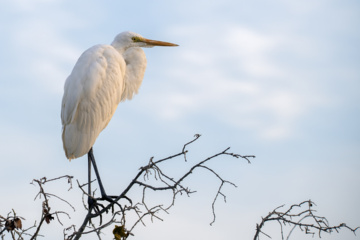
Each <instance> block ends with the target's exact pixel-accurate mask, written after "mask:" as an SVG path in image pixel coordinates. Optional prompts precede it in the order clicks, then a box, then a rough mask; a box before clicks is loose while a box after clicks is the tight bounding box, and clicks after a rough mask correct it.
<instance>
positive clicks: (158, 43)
mask: <svg viewBox="0 0 360 240" xmlns="http://www.w3.org/2000/svg"><path fill="white" fill-rule="evenodd" d="M141 41H142V42H144V43H146V44H148V45H149V46H164V47H176V46H179V45H177V44H174V43H169V42H162V41H157V40H151V39H147V38H143V39H141Z"/></svg>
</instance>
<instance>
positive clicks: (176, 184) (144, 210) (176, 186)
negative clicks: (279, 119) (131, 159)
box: [67, 134, 255, 240]
mask: <svg viewBox="0 0 360 240" xmlns="http://www.w3.org/2000/svg"><path fill="white" fill-rule="evenodd" d="M199 137H200V135H199V134H196V135H195V136H194V139H193V140H191V141H189V142H187V143H186V144H184V146H183V148H182V150H181V152H179V153H177V154H174V155H171V156H169V157H166V158H163V159H159V160H154V158H153V157H152V158H150V160H149V162H148V164H147V165H145V166H142V167H140V169H139V172H138V173H137V174H136V175H135V177H134V178H133V180H132V181H131V182H130V183H129V184H128V186H127V187H126V188H125V189H124V191H123V192H122V193H120V194H119V195H118V196H117V198H115V200H114V202H112V203H107V205H101V206H103V207H102V209H91V208H90V209H88V213H87V215H86V217H85V219H84V221H83V223H82V225H81V226H80V228H79V229H78V230H77V231H76V232H74V233H73V234H71V235H69V236H68V237H67V239H68V240H71V239H80V237H81V236H82V235H84V234H89V233H93V232H96V231H98V230H101V229H103V228H105V227H107V226H109V225H111V224H112V223H120V224H121V225H120V226H117V227H118V228H119V229H120V228H121V229H122V231H123V232H124V233H125V234H123V235H124V236H121V239H126V238H127V237H128V236H130V235H131V234H133V233H132V232H133V230H134V228H135V226H136V225H137V224H139V223H142V224H143V225H145V223H144V218H145V217H148V216H149V217H150V219H151V220H153V219H159V220H162V219H161V218H160V216H159V213H160V212H167V210H168V209H170V208H171V207H172V206H174V203H175V199H176V196H177V195H178V194H187V195H190V194H192V193H194V191H191V190H190V189H189V188H188V187H186V186H185V185H184V184H183V182H184V180H185V179H187V178H188V177H190V175H191V174H192V173H194V172H195V171H196V170H197V169H199V170H200V169H204V170H206V171H208V172H210V173H212V174H213V175H214V176H215V177H216V178H218V179H219V180H220V185H219V189H218V191H217V194H216V195H215V197H214V200H213V203H212V212H213V220H212V222H211V224H213V223H214V222H215V219H216V215H215V202H216V201H217V199H218V196H222V197H223V198H224V200H226V196H225V194H224V193H223V192H222V187H223V186H224V185H225V184H230V185H232V186H235V187H236V185H235V184H234V183H232V182H230V181H227V180H225V179H223V178H222V177H221V176H220V175H219V174H218V173H217V172H216V171H215V170H213V169H212V168H210V167H209V166H207V165H206V164H207V163H208V162H210V161H213V160H215V159H217V158H219V157H233V158H238V159H245V160H246V161H247V162H248V163H250V160H249V159H250V158H254V157H255V156H242V155H240V154H236V153H231V152H229V149H230V148H227V149H225V150H223V151H222V152H219V153H217V154H214V155H212V156H210V157H208V158H206V159H204V160H202V161H200V162H198V163H197V164H195V165H193V166H192V167H190V168H189V169H188V170H187V171H185V172H184V173H183V174H182V175H181V176H180V177H178V178H174V177H172V176H169V175H168V174H166V173H165V172H164V170H163V169H161V165H162V164H163V163H165V162H168V161H175V160H176V159H179V157H183V158H184V160H185V161H187V156H186V154H187V153H188V150H187V147H188V146H189V145H190V144H192V143H194V142H195V141H196V140H198V139H199ZM149 180H155V181H156V183H157V184H156V185H154V184H151V183H148V181H149ZM159 184H160V185H159ZM135 186H140V187H142V201H141V202H136V203H135V204H133V202H134V201H133V200H132V199H131V197H130V196H128V193H129V191H130V190H131V189H133V188H134V187H135ZM79 187H80V188H82V187H84V185H82V186H81V185H80V184H79ZM82 191H83V193H84V194H86V191H85V190H84V189H82ZM148 191H169V192H171V193H172V202H171V204H170V205H169V206H163V204H159V205H155V206H148V203H147V200H146V193H147V192H148ZM92 197H93V199H94V200H95V201H99V199H97V198H95V197H94V196H92ZM122 200H124V201H125V202H124V201H122ZM128 204H130V205H128ZM115 208H118V210H117V211H115V210H114V209H115ZM110 210H112V211H111V212H112V213H111V214H112V217H111V219H110V220H109V221H107V222H106V223H102V216H103V215H104V214H105V213H108V212H109V211H110ZM130 213H133V214H135V215H136V216H137V217H138V220H137V221H135V222H134V223H133V224H132V225H131V227H130V230H129V231H127V230H126V228H125V223H126V220H127V217H126V216H127V215H128V214H130ZM117 216H118V217H120V220H117V218H116V217H117ZM96 218H99V219H100V224H99V225H98V226H97V227H96V228H93V229H91V230H89V231H85V229H86V227H87V226H88V225H89V223H90V222H92V219H96ZM114 232H117V231H115V229H114ZM114 234H115V233H114Z"/></svg>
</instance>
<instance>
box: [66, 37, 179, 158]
mask: <svg viewBox="0 0 360 240" xmlns="http://www.w3.org/2000/svg"><path fill="white" fill-rule="evenodd" d="M153 46H177V45H176V44H172V43H167V42H161V41H154V40H149V39H146V38H144V37H142V36H141V35H139V34H136V33H132V32H123V33H120V34H118V35H117V36H116V37H115V39H114V41H113V42H112V44H111V45H96V46H93V47H91V48H89V49H88V50H86V51H85V52H84V53H83V54H82V55H81V56H80V58H79V59H78V61H77V63H76V64H75V66H74V69H73V70H72V72H71V74H70V76H69V77H68V78H67V79H66V82H65V87H64V96H63V99H62V105H61V122H62V125H63V132H62V140H63V147H64V151H65V155H66V157H67V158H68V159H69V160H71V159H74V158H78V157H81V156H83V155H84V154H86V153H88V152H89V150H90V149H91V147H92V146H93V145H94V143H95V140H96V138H97V137H98V136H99V134H100V132H101V131H102V130H103V129H104V128H105V127H106V126H107V124H108V123H109V121H110V119H111V118H112V116H113V115H114V113H115V110H116V108H117V105H118V104H119V102H120V101H124V100H126V99H131V98H132V97H133V95H134V94H136V93H137V92H138V89H139V87H140V85H141V83H142V80H143V77H144V73H145V68H146V57H145V53H144V51H143V50H142V49H141V48H140V47H153Z"/></svg>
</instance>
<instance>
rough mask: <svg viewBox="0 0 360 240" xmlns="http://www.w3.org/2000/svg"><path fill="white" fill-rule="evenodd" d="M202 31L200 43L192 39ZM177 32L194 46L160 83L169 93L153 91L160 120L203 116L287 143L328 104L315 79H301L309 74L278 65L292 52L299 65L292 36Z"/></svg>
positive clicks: (241, 30) (245, 30)
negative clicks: (305, 120) (298, 127)
mask: <svg viewBox="0 0 360 240" xmlns="http://www.w3.org/2000/svg"><path fill="white" fill-rule="evenodd" d="M199 29H201V37H195V38H194V37H193V36H194V35H196V34H195V32H197V31H198V30H199ZM176 32H177V33H178V34H179V36H182V37H183V38H184V39H190V40H189V42H185V43H184V45H185V46H184V47H183V49H181V51H178V55H177V56H175V57H174V59H177V61H176V62H170V63H169V66H167V69H168V71H169V73H167V75H168V76H169V78H171V81H166V82H165V83H164V84H163V83H162V84H163V87H164V89H165V90H164V89H162V90H161V92H156V91H157V89H155V88H154V89H153V90H154V91H155V92H156V93H154V91H151V97H147V99H149V101H147V102H146V103H145V104H146V105H148V106H153V105H156V106H160V107H159V108H156V109H152V114H153V111H155V112H157V114H158V116H159V117H160V118H164V119H179V118H184V117H189V116H194V114H196V113H199V112H201V113H202V114H206V115H211V116H212V117H214V118H217V119H219V120H220V121H223V122H225V123H228V124H231V125H233V126H235V127H236V128H239V129H244V128H245V129H252V131H254V132H256V134H257V136H258V137H259V138H263V139H268V140H283V139H287V138H290V137H292V136H294V134H296V132H295V131H296V130H295V127H296V124H298V122H300V121H301V120H302V119H303V118H305V117H306V116H307V115H308V114H310V113H311V112H312V111H313V110H314V108H316V107H318V106H320V105H321V104H324V103H325V102H326V101H327V100H326V97H324V96H323V94H322V93H321V89H317V88H316V86H314V85H313V82H312V81H313V80H314V79H313V78H309V79H302V76H301V74H304V73H303V72H306V71H308V69H301V68H300V67H298V68H296V67H293V68H291V69H289V68H288V67H287V65H286V63H287V62H286V61H285V62H282V61H279V56H278V55H277V53H278V52H279V51H291V54H290V55H291V56H292V57H293V59H291V60H292V61H296V57H297V56H298V52H297V51H298V50H294V51H293V50H292V49H291V46H292V45H293V42H292V37H291V36H281V35H279V36H274V35H266V34H264V33H260V32H257V31H256V30H254V29H250V28H249V27H242V26H236V25H233V26H228V27H226V28H224V29H222V32H217V33H216V34H215V33H214V31H213V30H212V29H211V28H209V27H206V26H192V27H190V28H189V29H186V28H185V27H180V28H179V30H178V31H176ZM196 36H199V33H197V35H196ZM307 44H310V43H309V42H307ZM284 46H287V47H285V48H284ZM301 54H302V55H301V58H303V57H304V56H303V55H304V54H305V53H303V52H301ZM309 54H310V55H311V54H312V52H311V51H310V50H309ZM294 58H295V59H294ZM284 64H285V65H284ZM298 75H299V76H298ZM305 75H306V74H305ZM308 89H310V90H308ZM311 93H312V94H311ZM148 94H150V93H148ZM163 99H167V101H166V102H165V103H164V101H163Z"/></svg>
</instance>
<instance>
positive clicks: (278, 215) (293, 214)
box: [254, 200, 360, 240]
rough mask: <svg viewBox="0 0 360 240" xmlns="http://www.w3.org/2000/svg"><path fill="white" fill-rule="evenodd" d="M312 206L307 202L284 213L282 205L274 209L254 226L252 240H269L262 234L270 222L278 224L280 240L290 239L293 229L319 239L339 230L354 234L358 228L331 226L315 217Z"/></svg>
mask: <svg viewBox="0 0 360 240" xmlns="http://www.w3.org/2000/svg"><path fill="white" fill-rule="evenodd" d="M314 205H315V203H314V202H312V201H311V200H307V201H303V202H301V203H299V204H294V205H291V206H290V208H289V209H287V210H285V211H281V210H280V209H283V208H284V205H281V206H279V207H277V208H275V209H274V210H273V211H272V212H270V213H269V214H268V215H267V216H266V217H265V218H262V220H261V222H260V224H257V225H256V233H255V236H254V240H260V236H261V235H264V236H266V237H267V238H271V237H270V236H269V235H268V234H266V233H265V232H263V227H264V225H265V223H267V222H272V221H275V222H277V223H279V224H280V230H281V238H282V239H286V240H288V239H290V236H291V234H292V233H293V231H294V230H295V229H300V230H301V231H302V232H304V233H305V234H311V235H313V236H314V235H315V234H318V236H319V237H321V234H322V233H332V232H334V231H335V232H339V230H340V229H347V230H350V231H351V232H353V233H354V234H355V233H356V231H357V230H358V229H359V228H360V227H357V228H351V227H349V226H347V225H346V224H345V223H341V224H339V225H335V226H331V225H330V224H329V222H328V220H327V219H326V218H325V217H321V216H317V215H316V214H315V212H316V210H314V209H313V206H314ZM305 220H306V221H305ZM286 226H288V227H289V228H290V230H289V231H288V233H287V235H286V234H285V232H284V228H285V227H286ZM285 235H286V236H285ZM285 237H286V238H285Z"/></svg>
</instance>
